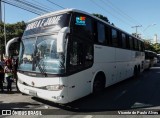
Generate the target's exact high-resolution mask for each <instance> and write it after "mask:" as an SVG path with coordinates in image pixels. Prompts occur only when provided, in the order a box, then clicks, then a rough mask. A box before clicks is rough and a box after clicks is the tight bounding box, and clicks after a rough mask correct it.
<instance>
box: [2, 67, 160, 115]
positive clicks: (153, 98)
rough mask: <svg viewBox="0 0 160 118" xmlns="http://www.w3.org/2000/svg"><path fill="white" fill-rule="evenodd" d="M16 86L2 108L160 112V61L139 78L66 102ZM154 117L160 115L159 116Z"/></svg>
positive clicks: (80, 112)
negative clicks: (51, 99)
mask: <svg viewBox="0 0 160 118" xmlns="http://www.w3.org/2000/svg"><path fill="white" fill-rule="evenodd" d="M13 88H14V89H13V93H4V94H0V109H36V110H39V109H43V110H42V113H44V112H45V113H47V114H55V115H58V117H59V118H60V117H62V118H68V117H74V118H75V117H76V118H81V117H84V118H92V117H102V118H103V117H106V116H105V115H106V114H111V115H113V114H114V113H116V114H117V113H118V111H119V112H121V111H128V110H130V111H135V112H137V110H139V109H140V110H142V111H146V112H148V110H150V111H153V113H158V112H160V64H157V65H156V66H155V67H152V68H151V69H150V70H149V71H144V72H143V73H142V74H141V75H140V77H139V79H127V80H125V81H123V82H120V83H118V84H115V85H113V86H111V87H108V88H106V89H105V90H104V91H103V92H102V93H101V94H99V95H89V96H87V97H84V98H82V99H79V100H77V101H75V102H72V103H69V104H66V105H59V104H55V103H52V102H49V101H45V100H42V99H39V98H35V97H31V96H28V95H22V94H21V93H19V92H16V89H15V85H14V86H13ZM121 113H123V112H121ZM91 114H92V115H91ZM100 114H101V115H100ZM97 115H100V116H97ZM43 117H44V116H43ZM50 117H52V116H50ZM56 117H57V116H56ZM108 117H111V118H112V117H126V115H125V116H124V115H120V116H115V115H114V116H109V115H108ZM132 117H134V116H132ZM135 117H137V116H135ZM141 117H143V116H142V115H141ZM147 117H148V118H149V117H152V116H151V115H150V116H147ZM154 117H157V118H158V116H155V115H154Z"/></svg>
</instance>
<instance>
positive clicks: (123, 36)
mask: <svg viewBox="0 0 160 118" xmlns="http://www.w3.org/2000/svg"><path fill="white" fill-rule="evenodd" d="M121 37H122V48H126V47H127V46H126V45H127V43H126V41H127V40H126V35H125V34H124V33H122V35H121Z"/></svg>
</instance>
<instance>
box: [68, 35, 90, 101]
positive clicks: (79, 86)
mask: <svg viewBox="0 0 160 118" xmlns="http://www.w3.org/2000/svg"><path fill="white" fill-rule="evenodd" d="M68 45H69V49H68V69H67V72H68V73H69V76H68V87H69V88H68V96H69V99H70V100H75V99H78V98H80V97H83V96H85V95H87V94H89V93H90V92H91V79H92V76H93V75H92V71H91V66H92V64H93V44H92V42H90V41H86V40H85V39H83V40H82V39H81V38H80V37H77V36H73V38H72V40H71V39H70V40H69V43H68Z"/></svg>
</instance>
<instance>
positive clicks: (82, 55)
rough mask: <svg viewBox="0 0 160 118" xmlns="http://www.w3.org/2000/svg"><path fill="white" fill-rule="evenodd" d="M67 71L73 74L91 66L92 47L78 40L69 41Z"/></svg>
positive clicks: (90, 44)
mask: <svg viewBox="0 0 160 118" xmlns="http://www.w3.org/2000/svg"><path fill="white" fill-rule="evenodd" d="M69 57H70V58H69V68H70V69H69V71H70V72H75V71H79V70H81V69H84V68H86V67H89V66H91V65H92V64H93V45H92V43H89V42H85V41H84V42H83V41H79V40H74V41H71V43H70V51H69Z"/></svg>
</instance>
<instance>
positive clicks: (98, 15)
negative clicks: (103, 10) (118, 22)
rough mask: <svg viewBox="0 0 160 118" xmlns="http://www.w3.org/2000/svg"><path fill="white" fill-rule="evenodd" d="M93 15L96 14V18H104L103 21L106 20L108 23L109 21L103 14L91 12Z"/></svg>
mask: <svg viewBox="0 0 160 118" xmlns="http://www.w3.org/2000/svg"><path fill="white" fill-rule="evenodd" d="M93 15H94V16H96V17H98V18H100V19H102V20H104V21H106V22H108V23H110V22H109V20H108V18H107V17H105V16H103V15H101V14H94V13H93Z"/></svg>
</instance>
